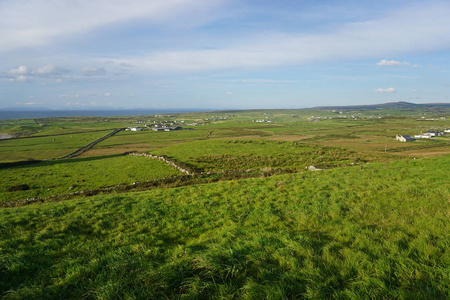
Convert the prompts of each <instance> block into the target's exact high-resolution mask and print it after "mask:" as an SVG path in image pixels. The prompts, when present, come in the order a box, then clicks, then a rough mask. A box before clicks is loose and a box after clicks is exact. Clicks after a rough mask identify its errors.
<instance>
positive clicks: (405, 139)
mask: <svg viewBox="0 0 450 300" xmlns="http://www.w3.org/2000/svg"><path fill="white" fill-rule="evenodd" d="M395 139H396V140H397V141H400V142H412V141H414V138H412V137H410V136H409V135H407V134H403V135H397V136H396V138H395Z"/></svg>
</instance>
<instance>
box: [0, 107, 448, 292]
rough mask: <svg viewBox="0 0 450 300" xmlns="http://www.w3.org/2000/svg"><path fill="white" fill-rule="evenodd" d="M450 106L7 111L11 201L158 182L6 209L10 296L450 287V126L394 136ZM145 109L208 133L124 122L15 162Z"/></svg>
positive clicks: (2, 159) (3, 167)
mask: <svg viewBox="0 0 450 300" xmlns="http://www.w3.org/2000/svg"><path fill="white" fill-rule="evenodd" d="M449 118H450V109H449V108H448V107H422V106H420V107H411V106H405V107H403V108H398V107H395V106H393V107H392V108H391V107H381V108H380V107H377V109H373V110H368V109H362V110H361V109H360V110H349V109H344V108H340V109H338V110H334V111H333V109H324V110H264V111H257V110H254V111H232V112H231V111H228V112H204V113H189V114H179V115H171V116H169V115H164V116H140V117H127V118H122V117H121V118H53V119H45V120H44V119H39V120H8V121H0V132H2V133H8V134H16V135H18V138H15V139H10V140H0V178H1V179H0V202H2V203H3V204H4V203H5V201H9V200H20V199H24V198H28V197H36V196H54V195H58V194H67V193H71V192H74V191H77V192H81V191H83V190H84V191H86V190H89V189H99V188H105V187H110V186H115V185H122V184H125V185H130V184H132V183H133V182H135V181H140V182H145V181H148V180H153V179H157V180H156V182H157V184H156V183H155V184H153V181H151V182H152V183H151V184H149V185H136V186H134V185H132V186H133V188H135V189H134V192H130V191H131V190H130V191H129V192H124V191H125V190H127V188H123V189H119V190H114V191H111V192H110V194H103V195H97V196H91V197H83V196H77V195H78V194H77V195H74V196H71V197H66V196H64V197H61V198H54V199H53V200H45V201H44V203H43V204H39V205H38V204H33V205H27V206H23V207H12V208H0V295H1V297H3V298H6V299H42V298H48V299H161V298H162V299H178V298H187V299H205V298H206V299H208V298H227V299H241V298H243V299H264V298H268V299H289V298H290V299H296V298H297V299H298V298H304V299H329V298H336V299H448V298H450V293H449V291H450V275H449V274H450V251H449V249H450V247H449V246H450V242H449V241H450V187H449V184H448V173H449V170H450V144H449V143H450V138H449V137H448V136H444V137H441V136H440V137H436V138H434V139H429V140H417V141H415V142H412V143H401V142H398V141H396V140H395V135H396V134H409V135H415V134H418V133H420V132H424V131H426V130H429V129H444V128H450V123H449V121H447V119H449ZM255 121H259V122H255ZM144 123H146V124H170V123H172V124H174V125H177V126H182V127H187V128H194V129H195V130H180V131H173V132H156V131H151V130H147V131H141V132H132V131H121V132H119V133H118V134H116V135H114V136H112V137H110V138H108V139H106V140H104V141H102V142H100V143H98V144H96V145H95V146H94V147H93V148H92V149H89V150H88V151H87V152H85V153H83V154H82V155H81V156H80V157H76V158H72V159H66V160H61V159H55V160H47V161H42V162H39V163H33V164H22V165H20V163H18V165H16V166H13V165H12V164H11V163H13V162H17V161H26V160H33V159H52V158H58V157H62V156H64V155H67V154H69V153H71V152H73V151H75V150H76V149H77V148H79V147H82V146H85V145H86V144H88V143H90V142H93V141H94V140H96V139H98V138H100V137H102V136H104V135H105V134H107V133H109V132H111V131H112V130H113V129H114V128H124V127H128V126H144V125H143V124H144ZM174 125H171V126H174ZM129 151H138V152H144V153H151V154H154V155H160V156H164V157H167V158H168V159H169V160H171V161H173V162H176V163H177V164H178V165H180V166H182V167H185V168H188V169H189V170H191V171H194V172H195V173H196V175H192V176H191V175H181V174H182V173H181V172H179V171H178V170H176V169H175V168H173V166H169V165H167V164H165V163H164V162H162V161H160V160H155V159H152V158H149V157H133V156H128V155H124V153H125V152H129ZM1 163H8V164H1ZM308 166H315V167H316V168H321V169H324V170H322V171H317V172H311V171H307V170H306V167H308ZM249 169H251V170H250V171H249ZM222 171H225V172H222ZM202 172H214V173H212V174H210V173H202ZM217 172H218V173H217ZM274 174H277V175H274ZM280 174H281V175H280ZM267 176H269V177H267ZM249 177H253V178H249ZM163 178H165V179H163ZM159 183H162V184H159ZM175 186H182V187H176V188H175ZM150 188H151V189H150ZM143 189H148V190H144V191H142V190H143ZM139 190H141V191H139ZM62 200H65V201H62ZM50 201H61V202H56V203H51V202H50ZM46 202H49V203H46ZM16 203H19V204H18V205H22V203H23V202H16Z"/></svg>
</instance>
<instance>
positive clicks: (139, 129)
mask: <svg viewBox="0 0 450 300" xmlns="http://www.w3.org/2000/svg"><path fill="white" fill-rule="evenodd" d="M125 130H128V131H130V130H131V131H141V130H142V128H141V127H128V128H127V129H125Z"/></svg>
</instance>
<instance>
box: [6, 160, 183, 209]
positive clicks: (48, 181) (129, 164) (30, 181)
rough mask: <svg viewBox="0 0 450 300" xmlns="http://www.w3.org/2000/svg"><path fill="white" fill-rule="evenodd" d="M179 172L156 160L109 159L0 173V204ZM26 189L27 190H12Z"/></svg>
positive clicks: (52, 163) (40, 165) (58, 162)
mask: <svg viewBox="0 0 450 300" xmlns="http://www.w3.org/2000/svg"><path fill="white" fill-rule="evenodd" d="M180 174H181V172H179V171H177V170H176V169H174V168H172V167H170V166H168V165H167V164H165V163H164V162H161V161H159V160H153V159H150V158H145V157H135V156H124V155H112V156H100V157H89V158H74V159H62V160H54V161H43V162H40V163H37V164H30V165H25V166H16V167H10V168H7V169H0V178H2V180H1V181H0V203H1V202H4V201H11V200H21V199H26V198H30V197H45V196H51V195H58V194H67V193H70V192H76V191H83V190H87V189H98V188H104V187H110V186H114V185H120V184H131V183H133V182H135V181H146V180H152V179H158V178H163V177H170V176H173V175H180ZM20 185H27V186H28V189H23V188H22V189H20V188H15V187H18V186H20Z"/></svg>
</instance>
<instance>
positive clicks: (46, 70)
mask: <svg viewBox="0 0 450 300" xmlns="http://www.w3.org/2000/svg"><path fill="white" fill-rule="evenodd" d="M56 72H57V71H56V68H55V66H54V65H52V64H50V65H46V66H43V67H40V68H37V69H36V71H34V73H35V74H38V75H49V74H53V73H56Z"/></svg>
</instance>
